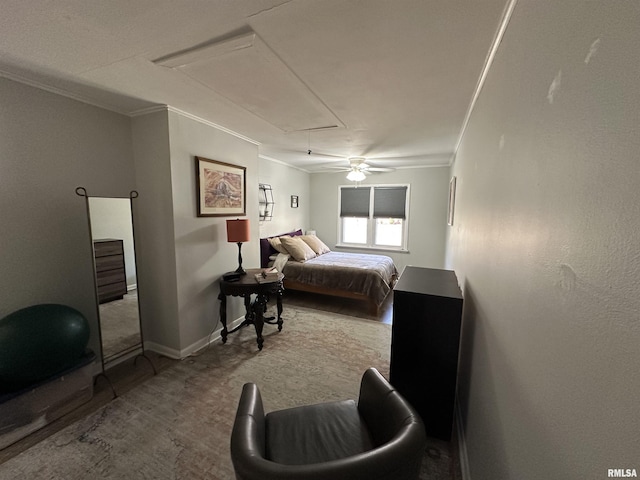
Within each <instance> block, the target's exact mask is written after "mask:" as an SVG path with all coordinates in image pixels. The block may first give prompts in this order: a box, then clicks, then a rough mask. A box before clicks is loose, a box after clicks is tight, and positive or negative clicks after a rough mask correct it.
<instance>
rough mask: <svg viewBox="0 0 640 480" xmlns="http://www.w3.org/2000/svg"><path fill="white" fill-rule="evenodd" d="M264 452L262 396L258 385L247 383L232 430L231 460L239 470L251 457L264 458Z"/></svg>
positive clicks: (243, 388) (243, 389)
mask: <svg viewBox="0 0 640 480" xmlns="http://www.w3.org/2000/svg"><path fill="white" fill-rule="evenodd" d="M264 454H265V419H264V407H263V404H262V396H261V395H260V390H259V389H258V386H257V385H255V384H253V383H245V384H244V386H243V387H242V394H241V396H240V402H239V403H238V411H237V412H236V418H235V422H234V424H233V430H232V432H231V460H232V462H233V464H234V467H235V469H236V472H237V471H241V470H242V469H243V466H244V465H247V464H249V463H250V460H251V458H264ZM238 478H243V477H240V476H238Z"/></svg>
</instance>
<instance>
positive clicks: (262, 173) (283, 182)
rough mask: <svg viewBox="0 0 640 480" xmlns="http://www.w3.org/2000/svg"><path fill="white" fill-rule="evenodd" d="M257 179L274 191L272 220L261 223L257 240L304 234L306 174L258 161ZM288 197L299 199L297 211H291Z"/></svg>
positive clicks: (307, 223)
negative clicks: (275, 236)
mask: <svg viewBox="0 0 640 480" xmlns="http://www.w3.org/2000/svg"><path fill="white" fill-rule="evenodd" d="M258 162H259V163H258V178H259V182H260V183H267V184H269V185H271V188H272V189H273V200H274V202H275V205H274V209H273V218H272V219H271V220H265V221H261V222H260V238H265V237H269V236H272V235H278V234H280V233H286V232H291V231H294V230H297V229H299V228H300V229H302V231H306V230H307V229H308V225H309V208H310V206H309V204H310V179H309V176H310V175H309V174H308V173H306V172H304V171H302V170H299V169H297V168H293V167H290V166H288V165H286V164H284V163H280V162H274V161H271V160H266V159H264V158H260V159H259V160H258ZM291 195H297V196H298V208H291Z"/></svg>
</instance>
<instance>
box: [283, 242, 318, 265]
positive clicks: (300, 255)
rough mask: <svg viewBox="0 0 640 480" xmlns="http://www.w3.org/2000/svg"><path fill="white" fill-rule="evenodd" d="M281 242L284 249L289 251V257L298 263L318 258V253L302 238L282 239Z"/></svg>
mask: <svg viewBox="0 0 640 480" xmlns="http://www.w3.org/2000/svg"><path fill="white" fill-rule="evenodd" d="M280 241H281V242H282V245H283V246H284V248H286V249H287V252H289V255H291V256H292V257H293V259H294V260H297V261H298V262H304V261H305V260H309V259H311V258H314V257H315V256H316V252H314V251H313V250H312V249H311V247H310V246H309V245H307V244H306V243H304V241H302V239H301V238H300V237H280ZM273 248H275V247H273Z"/></svg>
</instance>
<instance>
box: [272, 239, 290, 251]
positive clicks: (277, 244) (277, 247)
mask: <svg viewBox="0 0 640 480" xmlns="http://www.w3.org/2000/svg"><path fill="white" fill-rule="evenodd" d="M280 238H281V237H272V238H270V239H269V243H270V244H271V246H272V247H273V248H274V249H275V250H276V251H277V252H280V253H289V252H287V249H286V248H285V247H284V245H282V243H281V242H280ZM287 238H290V237H287Z"/></svg>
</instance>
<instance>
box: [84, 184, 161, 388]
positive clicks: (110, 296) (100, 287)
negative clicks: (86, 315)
mask: <svg viewBox="0 0 640 480" xmlns="http://www.w3.org/2000/svg"><path fill="white" fill-rule="evenodd" d="M76 194H77V195H79V196H81V197H84V199H85V207H86V212H87V224H88V229H89V239H90V241H91V251H92V252H93V256H92V262H93V282H94V298H95V305H96V316H97V319H98V338H99V342H100V350H101V351H100V362H101V371H100V373H99V374H98V375H97V376H96V378H95V380H94V384H95V383H96V382H97V380H98V378H99V377H104V378H105V380H106V381H107V382H108V384H109V387H110V388H111V391H112V393H113V397H114V398H116V397H117V396H118V395H117V393H116V390H115V388H114V386H113V383H112V382H111V380H110V379H109V377H108V375H107V373H106V364H107V363H108V362H109V361H113V360H115V359H117V358H121V357H123V356H125V355H128V354H130V353H131V352H134V351H136V350H139V353H138V354H137V355H136V356H135V358H134V365H136V364H137V360H138V357H144V358H146V359H147V361H148V362H149V364H150V365H151V368H152V369H153V374H154V375H156V374H157V371H156V367H155V365H154V364H153V362H152V361H151V359H150V358H149V357H148V356H147V354H146V352H145V349H144V337H143V333H142V317H141V315H140V302H139V301H136V303H137V312H135V313H136V315H137V329H138V331H137V332H136V333H137V334H138V335H139V340H138V339H136V341H135V344H133V345H129V346H126V347H125V348H123V349H122V350H120V351H118V352H116V353H113V354H111V353H109V354H107V353H105V352H106V348H105V338H104V335H103V333H104V332H103V328H104V325H103V320H104V319H103V318H102V312H101V307H100V306H101V304H106V303H109V302H110V301H112V300H115V299H122V297H123V295H124V294H126V293H127V291H128V289H127V282H126V277H125V268H124V257H125V251H124V249H123V247H122V245H123V243H124V242H123V241H122V240H116V239H100V240H98V239H96V238H94V228H93V226H92V215H91V210H92V208H91V205H90V202H89V199H90V198H91V199H92V200H93V201H98V200H100V201H107V202H108V201H110V200H114V201H118V200H119V201H123V200H125V198H126V197H110V198H105V197H90V196H89V194H88V193H87V190H86V189H85V188H84V187H78V188H76ZM137 197H138V192H137V191H135V190H133V191H131V192H130V193H129V197H128V200H129V202H128V203H129V205H128V218H126V219H124V218H120V219H118V222H116V223H121V224H126V223H127V222H128V223H129V225H128V227H127V228H128V230H129V236H130V242H129V243H131V245H129V246H128V248H127V253H128V252H129V251H130V252H131V259H130V261H129V262H128V263H129V264H131V265H132V266H133V272H134V279H135V285H136V287H135V288H136V291H138V282H137V273H136V272H135V266H136V254H135V248H134V246H133V243H134V238H135V235H134V221H133V200H134V199H135V198H137ZM109 210H111V209H110V206H107V211H109ZM113 210H116V208H113ZM94 213H95V212H94ZM97 216H98V215H96V217H97ZM93 220H94V221H96V219H95V218H94V219H93ZM106 224H109V222H106ZM101 233H102V234H104V232H101ZM109 233H110V232H109ZM116 236H118V235H116ZM103 244H104V245H106V250H105V251H104V253H103V252H102V251H100V252H98V248H97V246H100V250H102V246H103ZM114 245H115V246H116V247H117V246H118V245H120V247H119V248H120V250H119V251H113V248H114ZM114 259H116V260H118V261H119V265H115V268H116V270H110V269H113V268H114ZM118 267H121V268H120V269H119V270H117V269H118ZM105 269H106V270H107V271H106V272H105ZM113 272H116V274H115V275H114V274H113ZM113 278H117V284H118V285H116V287H118V289H120V290H123V291H119V292H115V293H114V292H113V291H112V287H113V285H115V284H110V285H105V282H111V281H113V280H112V279H113ZM120 284H121V285H120ZM114 295H115V296H114ZM118 295H119V297H118ZM105 297H106V298H105ZM114 303H116V302H114Z"/></svg>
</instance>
